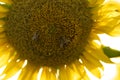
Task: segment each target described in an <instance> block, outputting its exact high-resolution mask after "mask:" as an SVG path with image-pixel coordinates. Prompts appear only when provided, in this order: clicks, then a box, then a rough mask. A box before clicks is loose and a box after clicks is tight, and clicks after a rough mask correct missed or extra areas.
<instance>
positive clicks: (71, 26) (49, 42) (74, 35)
mask: <svg viewBox="0 0 120 80" xmlns="http://www.w3.org/2000/svg"><path fill="white" fill-rule="evenodd" d="M13 3H14V4H13V5H12V8H11V9H10V12H9V13H8V16H7V19H6V25H5V32H6V38H7V40H8V42H9V44H10V45H11V46H12V47H13V48H14V49H15V50H16V51H17V53H18V55H19V58H20V59H27V60H28V62H29V63H31V64H33V65H37V66H51V67H58V66H62V65H64V64H69V63H71V62H73V61H75V60H77V59H79V56H80V55H82V52H83V50H84V47H85V45H86V43H87V41H88V37H89V34H90V31H91V28H92V23H93V21H92V19H91V13H90V10H89V7H88V2H87V0H20V1H18V0H13Z"/></svg>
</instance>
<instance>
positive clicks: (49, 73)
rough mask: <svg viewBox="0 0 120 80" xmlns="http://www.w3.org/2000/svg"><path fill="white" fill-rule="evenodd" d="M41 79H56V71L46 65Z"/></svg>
mask: <svg viewBox="0 0 120 80" xmlns="http://www.w3.org/2000/svg"><path fill="white" fill-rule="evenodd" d="M40 80H56V75H55V72H54V71H52V70H51V69H50V68H48V67H44V68H43V71H42V75H41V77H40Z"/></svg>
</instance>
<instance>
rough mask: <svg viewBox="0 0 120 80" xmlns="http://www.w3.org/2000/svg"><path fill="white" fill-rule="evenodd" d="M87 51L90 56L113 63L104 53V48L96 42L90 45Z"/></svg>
mask: <svg viewBox="0 0 120 80" xmlns="http://www.w3.org/2000/svg"><path fill="white" fill-rule="evenodd" d="M86 51H88V54H90V55H92V56H94V57H95V58H97V59H98V60H102V61H104V62H107V63H112V61H111V60H110V59H109V58H108V57H107V56H106V55H105V54H104V52H103V51H102V47H101V46H100V45H99V44H97V43H95V42H91V43H89V44H88V45H87V46H86Z"/></svg>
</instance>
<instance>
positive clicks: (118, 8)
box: [94, 1, 120, 34]
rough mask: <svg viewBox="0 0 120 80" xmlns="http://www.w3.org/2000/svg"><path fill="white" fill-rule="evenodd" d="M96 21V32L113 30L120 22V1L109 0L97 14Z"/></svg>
mask: <svg viewBox="0 0 120 80" xmlns="http://www.w3.org/2000/svg"><path fill="white" fill-rule="evenodd" d="M94 19H95V20H96V23H95V24H94V26H95V29H96V32H99V31H101V33H103V32H105V33H108V34H109V32H111V31H112V30H113V29H115V28H116V27H117V25H119V23H120V3H117V2H112V1H110V2H107V3H106V4H104V5H103V6H102V7H101V8H99V11H98V12H97V14H96V18H95V16H94Z"/></svg>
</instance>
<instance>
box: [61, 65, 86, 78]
mask: <svg viewBox="0 0 120 80" xmlns="http://www.w3.org/2000/svg"><path fill="white" fill-rule="evenodd" d="M78 67H79V66H78ZM76 69H78V68H76ZM83 70H84V69H83ZM79 73H80V74H79ZM84 76H85V75H84V72H82V71H80V72H79V71H75V66H73V68H72V67H69V66H66V67H63V68H60V73H59V79H60V80H82V79H83V77H84Z"/></svg>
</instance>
